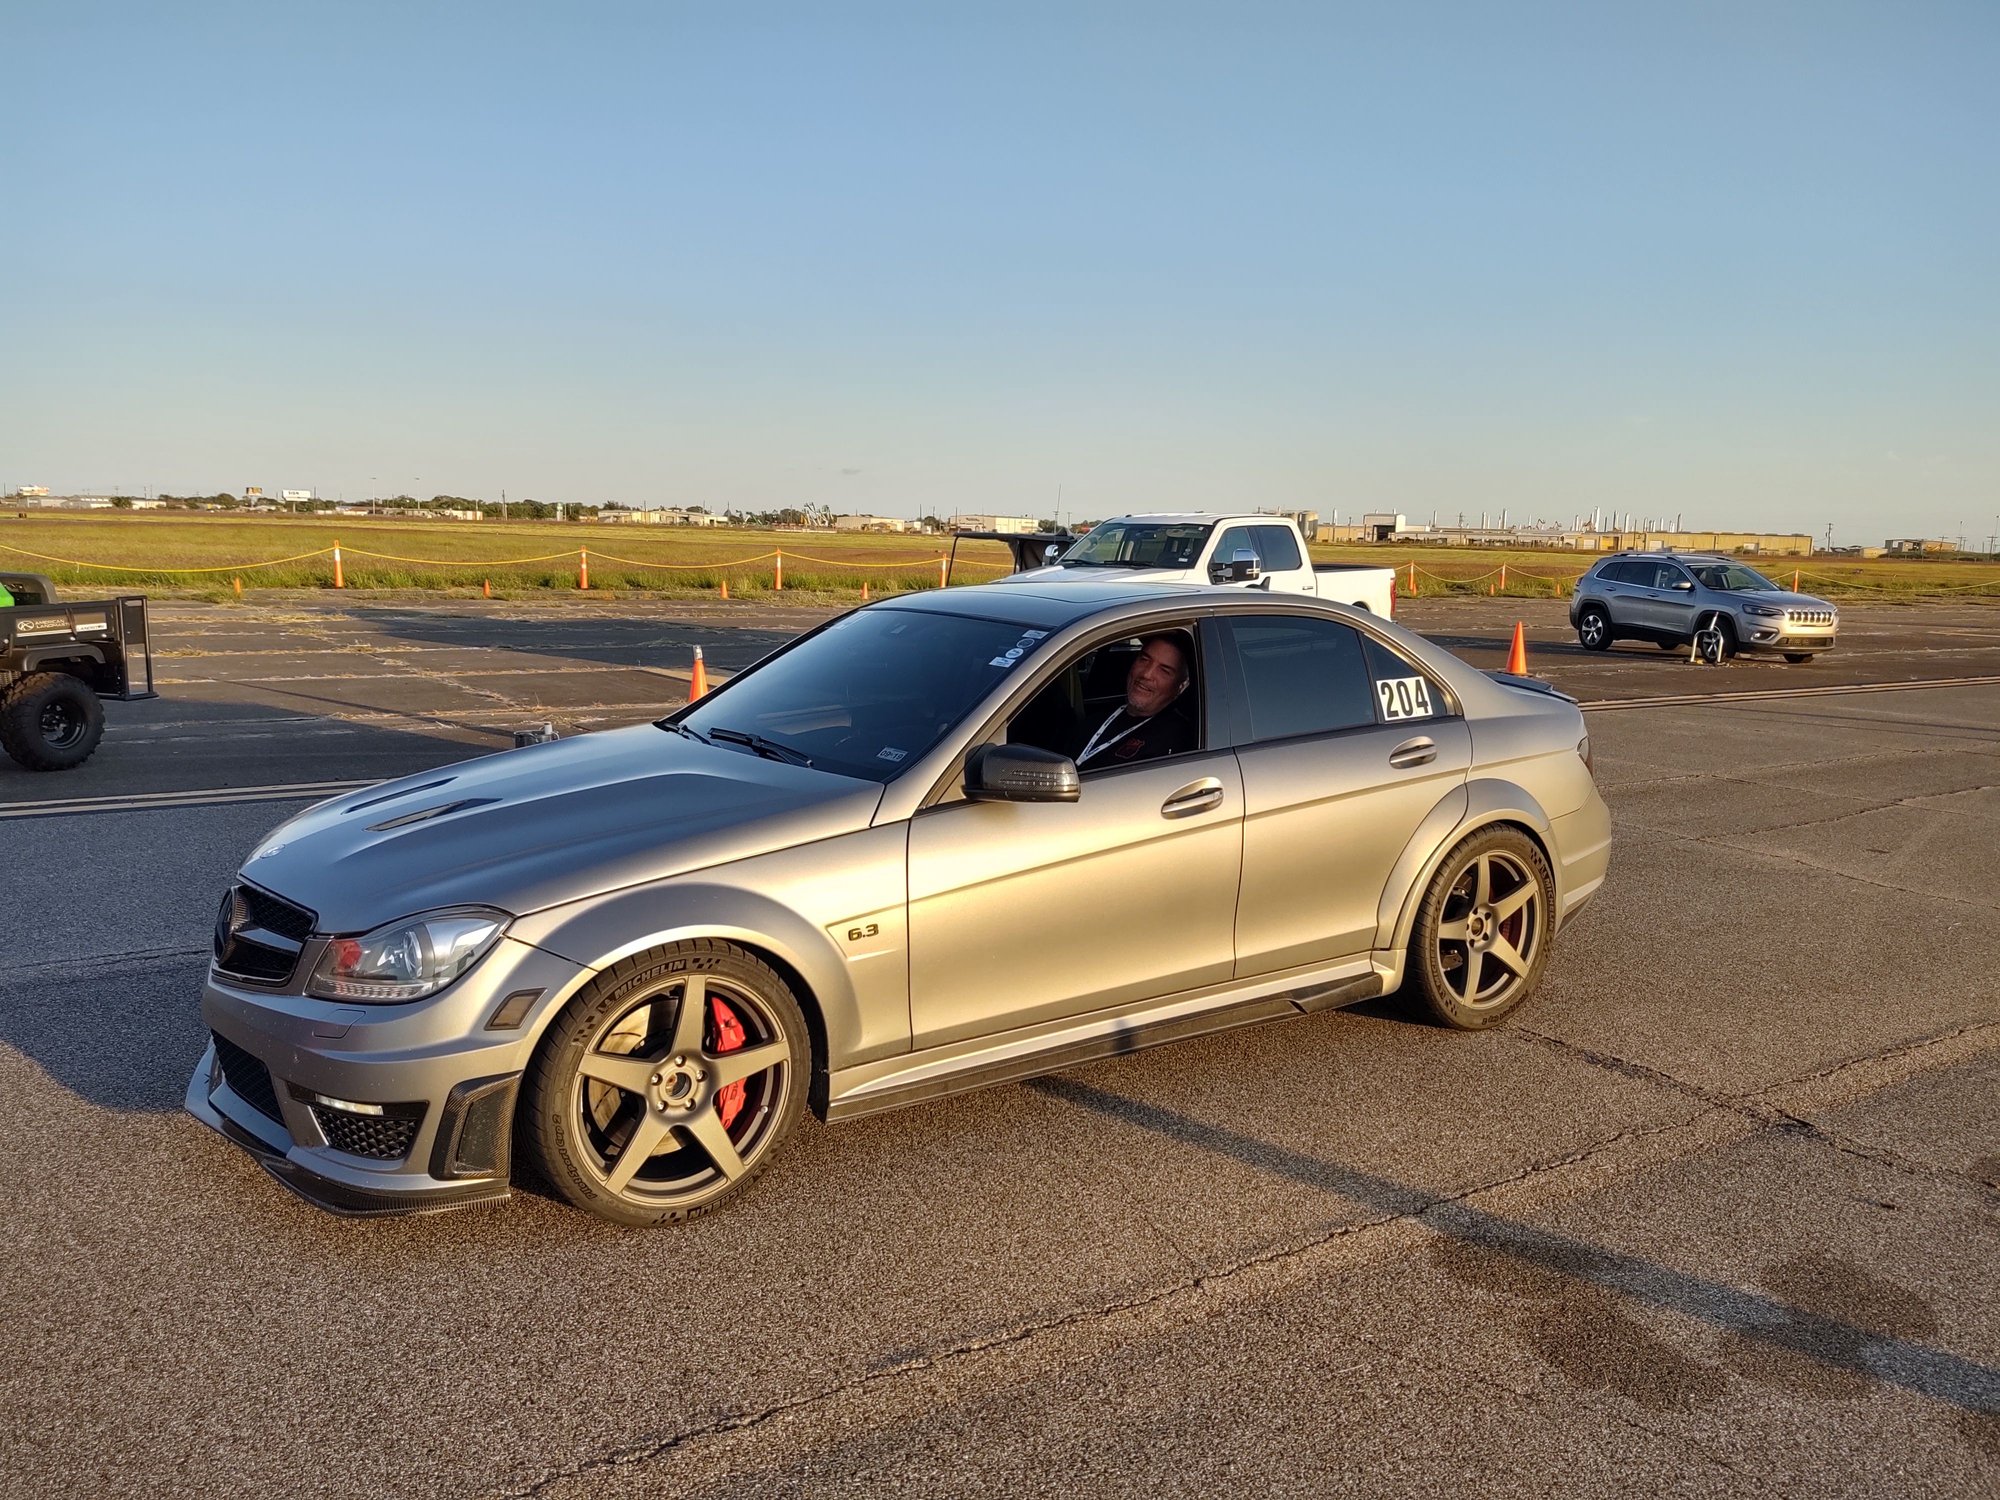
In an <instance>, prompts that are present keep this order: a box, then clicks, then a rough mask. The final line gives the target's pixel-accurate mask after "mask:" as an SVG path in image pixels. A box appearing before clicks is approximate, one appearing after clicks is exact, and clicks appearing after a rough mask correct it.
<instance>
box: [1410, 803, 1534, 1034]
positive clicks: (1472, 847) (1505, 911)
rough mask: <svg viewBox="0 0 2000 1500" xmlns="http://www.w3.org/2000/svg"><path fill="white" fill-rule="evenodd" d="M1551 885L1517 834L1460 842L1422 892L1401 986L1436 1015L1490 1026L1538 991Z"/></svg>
mask: <svg viewBox="0 0 2000 1500" xmlns="http://www.w3.org/2000/svg"><path fill="white" fill-rule="evenodd" d="M1554 920H1555V879H1554V877H1553V876H1552V875H1551V874H1550V873H1549V864H1548V861H1547V860H1546V859H1545V858H1543V856H1542V851H1541V849H1540V848H1539V847H1538V846H1537V845H1536V843H1535V841H1534V840H1533V839H1531V838H1529V837H1528V836H1527V835H1526V834H1525V833H1523V832H1521V831H1520V830H1519V829H1518V828H1508V827H1498V826H1496V827H1491V828H1482V829H1479V830H1478V831H1477V832H1475V833H1472V834H1469V835H1467V836H1466V837H1465V838H1463V839H1461V840H1460V841H1459V842H1458V844H1457V845H1456V846H1455V847H1454V848H1453V849H1452V851H1451V852H1450V853H1449V854H1447V855H1446V856H1445V859H1444V863H1443V864H1442V865H1440V866H1439V867H1438V872H1437V874H1436V876H1435V877H1433V879H1432V880H1431V884H1430V889H1429V890H1428V891H1426V892H1425V893H1424V900H1423V905H1422V906H1420V907H1419V908H1418V909H1417V922H1416V928H1415V930H1414V931H1413V932H1412V933H1411V935H1410V952H1409V962H1408V970H1407V973H1408V981H1407V987H1408V991H1409V993H1410V994H1411V995H1412V997H1413V998H1415V999H1416V1000H1418V1001H1420V1002H1421V1003H1422V1005H1423V1007H1424V1009H1425V1010H1426V1011H1428V1012H1429V1014H1430V1016H1431V1017H1432V1019H1434V1020H1436V1021H1438V1022H1440V1023H1441V1024H1443V1025H1446V1026H1451V1027H1455V1028H1457V1029H1458V1030H1461V1031H1478V1030H1482V1029H1483V1028H1485V1027H1488V1026H1492V1025H1494V1024H1495V1023H1497V1022H1498V1021H1499V1020H1500V1019H1501V1018H1502V1017H1504V1016H1505V1015H1507V1014H1508V1012H1510V1011H1512V1010H1513V1009H1514V1008H1515V1007H1517V1006H1518V1005H1520V1004H1521V1002H1522V1001H1524V1000H1526V999H1527V998H1528V996H1529V995H1530V994H1532V993H1533V992H1534V989H1535V986H1536V985H1537V984H1538V983H1540V982H1541V977H1542V970H1543V968H1544V967H1545V966H1546V965H1547V963H1548V947H1549V944H1548V940H1549V934H1550V931H1551V929H1552V927H1553V924H1554Z"/></svg>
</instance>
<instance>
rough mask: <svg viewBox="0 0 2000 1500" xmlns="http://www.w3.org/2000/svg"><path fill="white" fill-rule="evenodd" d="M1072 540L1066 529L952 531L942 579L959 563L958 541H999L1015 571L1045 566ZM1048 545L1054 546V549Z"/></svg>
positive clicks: (946, 577)
mask: <svg viewBox="0 0 2000 1500" xmlns="http://www.w3.org/2000/svg"><path fill="white" fill-rule="evenodd" d="M1075 540H1076V538H1075V537H1074V536H1072V535H1070V533H1068V532H1067V531H1027V532H1021V531H954V532H953V533H952V534H951V556H950V557H949V558H948V559H946V561H945V565H944V578H945V582H946V583H950V582H951V571H952V569H953V568H954V567H956V566H957V565H958V544H959V543H960V542H1002V543H1004V544H1005V545H1006V548H1007V550H1008V551H1009V552H1010V553H1012V554H1013V556H1014V571H1015V572H1016V573H1025V572H1027V571H1028V569H1030V568H1040V567H1045V566H1047V565H1048V563H1049V562H1050V561H1051V560H1052V559H1053V558H1055V557H1060V556H1062V554H1063V552H1064V550H1065V549H1066V548H1068V546H1069V544H1070V543H1071V542H1073V541H1075ZM1051 548H1054V549H1055V550H1054V551H1053V553H1052V552H1051V551H1050V549H1051Z"/></svg>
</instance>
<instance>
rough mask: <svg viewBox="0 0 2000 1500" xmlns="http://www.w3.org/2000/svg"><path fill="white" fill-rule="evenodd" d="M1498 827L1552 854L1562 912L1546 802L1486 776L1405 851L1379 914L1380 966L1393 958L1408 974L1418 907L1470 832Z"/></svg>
mask: <svg viewBox="0 0 2000 1500" xmlns="http://www.w3.org/2000/svg"><path fill="white" fill-rule="evenodd" d="M1494 823H1515V824H1519V825H1520V826H1522V827H1524V828H1526V829H1527V830H1528V831H1529V833H1530V834H1531V835H1532V836H1533V837H1534V839H1535V841H1536V842H1537V843H1538V844H1540V845H1541V846H1542V852H1543V853H1544V854H1545V855H1548V859H1549V871H1550V874H1551V875H1552V876H1553V877H1554V879H1555V881H1556V892H1555V898H1556V910H1558V911H1561V910H1562V866H1561V865H1560V863H1559V862H1558V861H1557V860H1556V858H1555V856H1554V855H1553V854H1551V853H1550V849H1551V844H1552V840H1551V832H1552V824H1551V820H1550V818H1549V815H1548V813H1547V811H1546V810H1544V808H1543V807H1542V805H1541V803H1540V802H1538V801H1536V800H1535V798H1534V797H1532V796H1531V795H1529V793H1528V792H1527V791H1526V789H1524V788H1522V787H1520V786H1517V785H1515V784H1514V783H1513V782H1511V781H1503V780H1500V779H1498V778H1492V777H1480V778H1475V779H1473V780H1471V781H1468V782H1466V783H1465V785H1463V786H1460V787H1454V788H1453V789H1452V790H1451V792H1450V793H1449V794H1448V795H1447V796H1445V797H1444V798H1442V799H1441V800H1440V801H1439V802H1438V805H1437V806H1436V807H1434V808H1432V809H1431V811H1430V812H1429V813H1428V814H1427V815H1426V816H1425V818H1424V820H1423V822H1421V823H1419V824H1418V825H1417V831H1416V833H1415V834H1414V835H1413V836H1412V837H1411V839H1410V842H1409V843H1408V844H1407V845H1406V846H1405V847H1404V849H1403V853H1402V857H1401V858H1399V859H1398V860H1397V861H1396V867H1395V869H1394V870H1393V871H1391V872H1390V876H1389V883H1388V884H1387V885H1386V886H1385V887H1383V891H1382V904H1381V906H1380V907H1378V908H1377V909H1376V914H1375V915H1376V925H1375V949H1376V953H1377V955H1378V962H1380V961H1381V957H1382V956H1383V955H1391V956H1393V962H1394V965H1395V969H1396V973H1397V975H1398V976H1400V975H1401V973H1402V962H1403V953H1404V950H1405V949H1407V948H1408V947H1409V946H1410V932H1411V930H1412V929H1413V928H1414V927H1415V926H1416V921H1417V908H1418V907H1419V906H1420V905H1422V904H1423V898H1424V892H1425V891H1426V890H1428V889H1430V883H1431V877H1432V876H1434V875H1435V874H1437V871H1438V867H1439V866H1440V865H1442V864H1443V863H1444V857H1445V855H1447V854H1449V853H1450V852H1451V849H1452V846H1453V845H1454V844H1456V843H1457V842H1458V841H1459V840H1460V839H1462V838H1464V837H1465V836H1466V835H1467V834H1468V833H1472V832H1475V831H1476V830H1478V829H1481V828H1485V827H1487V826H1488V825H1490V824H1494Z"/></svg>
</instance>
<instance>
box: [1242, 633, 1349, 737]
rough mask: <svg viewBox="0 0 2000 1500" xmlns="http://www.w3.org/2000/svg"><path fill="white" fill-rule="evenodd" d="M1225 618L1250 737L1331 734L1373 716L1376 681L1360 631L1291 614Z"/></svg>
mask: <svg viewBox="0 0 2000 1500" xmlns="http://www.w3.org/2000/svg"><path fill="white" fill-rule="evenodd" d="M1227 623H1228V631H1229V635H1230V638H1231V640H1232V642H1233V645H1234V655H1235V658H1236V664H1237V682H1238V686H1239V688H1240V690H1241V693H1242V698H1243V703H1244V707H1245V710H1246V711H1247V713H1248V715H1249V720H1250V723H1249V729H1250V738H1251V739H1253V740H1282V739H1290V738H1291V737H1293V736H1294V735H1301V734H1329V733H1331V732H1333V731H1335V730H1340V729H1358V728H1361V727H1363V726H1366V725H1372V724H1374V723H1375V722H1376V710H1375V684H1374V679H1373V677H1372V675H1371V673H1370V671H1369V666H1368V660H1367V657H1366V656H1365V654H1364V653H1363V651H1362V643H1361V634H1360V632H1359V631H1357V630H1355V629H1353V628H1352V627H1351V626H1347V625H1342V624H1340V623H1339V622H1337V621H1334V620H1314V619H1308V618H1303V617H1298V616H1290V615H1247V616H1238V617H1235V618H1233V619H1231V620H1229V621H1228V622H1227Z"/></svg>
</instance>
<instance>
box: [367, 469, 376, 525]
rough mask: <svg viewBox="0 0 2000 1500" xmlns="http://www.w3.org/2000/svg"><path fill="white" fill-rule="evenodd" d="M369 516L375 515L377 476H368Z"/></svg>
mask: <svg viewBox="0 0 2000 1500" xmlns="http://www.w3.org/2000/svg"><path fill="white" fill-rule="evenodd" d="M368 514H369V515H371V516H372V515H374V514H375V476H374V475H373V474H370V475H369V476H368Z"/></svg>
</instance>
